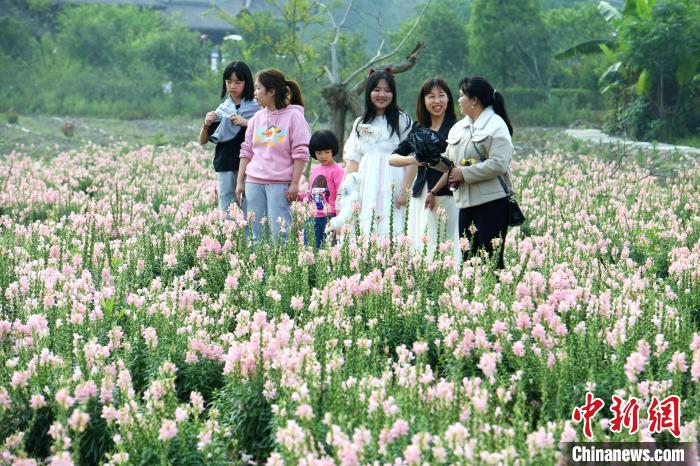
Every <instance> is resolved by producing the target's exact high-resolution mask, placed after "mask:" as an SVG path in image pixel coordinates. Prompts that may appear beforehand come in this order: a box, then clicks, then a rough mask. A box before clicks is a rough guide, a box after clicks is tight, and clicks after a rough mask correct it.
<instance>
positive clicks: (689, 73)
mask: <svg viewBox="0 0 700 466" xmlns="http://www.w3.org/2000/svg"><path fill="white" fill-rule="evenodd" d="M699 64H700V58H698V57H694V58H690V57H689V58H688V59H687V60H683V61H682V62H681V64H680V65H678V68H677V69H676V82H677V83H678V85H679V86H680V87H684V86H687V85H688V84H690V83H691V81H692V80H693V77H695V75H696V74H697V73H696V71H697V69H698V65H699Z"/></svg>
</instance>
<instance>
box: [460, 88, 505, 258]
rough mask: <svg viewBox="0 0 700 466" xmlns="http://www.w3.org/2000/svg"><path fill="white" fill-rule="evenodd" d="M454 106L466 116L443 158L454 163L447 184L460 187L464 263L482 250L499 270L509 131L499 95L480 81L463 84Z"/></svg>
mask: <svg viewBox="0 0 700 466" xmlns="http://www.w3.org/2000/svg"><path fill="white" fill-rule="evenodd" d="M458 102H459V106H460V109H461V110H462V113H464V115H466V116H465V118H464V119H462V120H460V121H458V122H457V123H456V124H455V125H454V126H453V127H452V129H451V130H450V133H449V136H448V138H447V143H448V146H447V157H448V158H449V159H450V160H452V162H453V163H454V164H455V167H454V168H452V170H450V173H449V181H450V183H453V184H454V185H457V184H458V188H457V189H456V190H455V191H454V200H455V202H456V203H457V207H459V209H460V210H459V232H460V236H464V237H466V238H467V239H469V241H470V245H471V247H470V250H468V251H466V252H465V254H464V258H465V260H466V259H467V258H468V257H469V256H470V255H472V254H475V253H476V252H477V250H478V249H481V248H483V249H485V250H486V252H487V253H488V254H489V256H493V254H494V252H495V251H497V254H498V268H499V269H502V268H503V267H504V261H503V252H504V243H505V239H506V234H507V232H508V210H507V199H506V196H507V193H506V186H507V187H508V189H510V187H511V185H512V181H511V179H512V177H511V173H510V161H511V158H512V156H513V143H512V141H511V135H512V134H513V126H512V125H511V123H510V118H509V117H508V113H507V112H506V107H505V101H504V99H503V95H502V94H501V93H500V92H498V91H496V90H495V89H494V88H493V86H491V84H489V82H488V81H487V80H486V79H484V78H480V77H472V78H465V79H463V80H462V81H461V82H460V83H459V100H458Z"/></svg>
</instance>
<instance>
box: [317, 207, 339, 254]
mask: <svg viewBox="0 0 700 466" xmlns="http://www.w3.org/2000/svg"><path fill="white" fill-rule="evenodd" d="M333 217H335V214H331V215H328V216H327V217H314V236H315V237H316V247H317V248H322V247H323V245H324V244H325V242H326V225H327V224H328V220H330V219H332V218H333Z"/></svg>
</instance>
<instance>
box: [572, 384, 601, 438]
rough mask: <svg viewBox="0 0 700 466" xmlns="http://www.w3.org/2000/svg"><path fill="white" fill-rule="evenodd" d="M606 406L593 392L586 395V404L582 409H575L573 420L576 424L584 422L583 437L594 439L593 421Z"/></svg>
mask: <svg viewBox="0 0 700 466" xmlns="http://www.w3.org/2000/svg"><path fill="white" fill-rule="evenodd" d="M603 406H605V403H604V402H603V400H601V399H600V398H595V397H594V396H593V394H592V393H591V392H588V393H586V404H585V405H583V406H581V407H580V408H579V407H578V406H577V407H576V408H574V414H573V419H574V421H576V422H581V420H583V435H585V436H586V438H591V437H593V432H592V430H591V419H592V418H593V417H594V416H595V415H596V413H598V411H600V410H601V409H603Z"/></svg>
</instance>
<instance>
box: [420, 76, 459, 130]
mask: <svg viewBox="0 0 700 466" xmlns="http://www.w3.org/2000/svg"><path fill="white" fill-rule="evenodd" d="M436 87H437V88H439V89H442V90H443V91H444V92H445V94H447V108H446V109H445V121H454V120H456V119H457V115H456V114H455V102H454V99H453V98H452V91H450V86H448V85H447V82H445V80H444V79H442V78H437V77H435V78H429V79H426V80H425V82H423V85H422V86H421V88H420V92H419V93H418V101H417V102H416V118H417V119H418V123H420V124H421V125H422V126H424V127H426V128H430V125H431V124H432V119H431V118H430V112H428V108H427V107H426V106H425V96H426V95H428V94H430V92H431V91H432V90H433V89H434V88H436Z"/></svg>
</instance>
